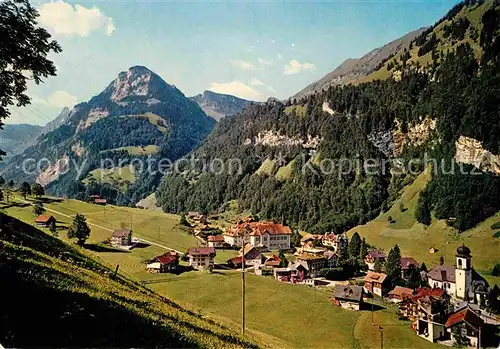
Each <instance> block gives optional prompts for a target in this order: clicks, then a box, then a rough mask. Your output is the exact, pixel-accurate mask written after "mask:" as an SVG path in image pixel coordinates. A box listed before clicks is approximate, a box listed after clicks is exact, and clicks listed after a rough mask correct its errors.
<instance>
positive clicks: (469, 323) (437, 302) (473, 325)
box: [332, 245, 490, 348]
mask: <svg viewBox="0 0 500 349" xmlns="http://www.w3.org/2000/svg"><path fill="white" fill-rule="evenodd" d="M379 252H380V251H377V253H376V254H371V255H370V256H367V259H369V260H370V262H373V258H375V259H377V258H385V256H383V254H381V253H379ZM412 265H416V261H415V260H414V259H412V258H401V267H402V273H405V267H408V268H412ZM422 277H423V278H424V280H426V281H427V287H424V288H419V289H417V290H416V291H415V290H413V289H411V288H406V287H401V286H396V287H395V288H394V289H392V290H391V288H392V287H391V284H390V282H389V280H388V277H387V275H386V274H384V273H377V272H374V271H368V273H367V275H366V276H365V278H364V285H363V286H358V285H336V286H335V288H334V291H333V297H332V300H333V302H334V304H336V305H338V306H341V307H343V308H346V309H353V310H359V309H360V308H362V306H363V297H364V295H368V294H372V295H376V296H379V297H385V298H386V299H388V300H389V301H392V302H395V303H398V304H399V311H400V315H401V317H403V318H406V319H409V320H411V322H412V328H413V329H414V330H415V332H416V334H417V335H419V336H421V337H423V338H425V339H427V340H429V341H431V342H439V343H442V344H448V345H451V344H453V343H457V342H459V343H463V341H464V340H465V342H466V343H467V342H468V345H469V346H472V347H476V348H479V347H480V346H481V338H482V331H483V325H484V321H483V319H482V318H481V316H480V315H481V313H480V312H481V310H480V308H481V307H483V306H484V305H485V304H486V302H487V299H488V294H489V292H490V287H489V285H488V283H487V281H486V280H485V279H484V278H482V277H481V276H480V275H479V274H478V273H477V272H476V271H475V270H474V268H473V267H472V256H471V254H470V249H469V248H468V247H466V246H464V245H462V246H460V247H458V249H457V253H456V265H454V266H452V265H446V264H444V260H443V259H441V262H440V264H439V265H437V266H436V267H434V268H433V269H432V270H430V271H429V272H427V273H422ZM473 308H475V310H474V309H473ZM458 337H461V338H460V339H459V338H458ZM460 340H462V341H460Z"/></svg>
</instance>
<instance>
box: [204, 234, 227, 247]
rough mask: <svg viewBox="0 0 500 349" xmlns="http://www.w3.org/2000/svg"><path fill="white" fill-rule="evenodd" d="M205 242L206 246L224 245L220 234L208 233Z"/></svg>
mask: <svg viewBox="0 0 500 349" xmlns="http://www.w3.org/2000/svg"><path fill="white" fill-rule="evenodd" d="M207 243H208V247H214V248H221V247H223V246H224V237H223V236H222V235H209V236H208V237H207Z"/></svg>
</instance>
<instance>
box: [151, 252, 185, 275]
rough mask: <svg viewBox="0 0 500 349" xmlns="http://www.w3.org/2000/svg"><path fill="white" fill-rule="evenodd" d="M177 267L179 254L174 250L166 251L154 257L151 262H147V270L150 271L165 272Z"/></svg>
mask: <svg viewBox="0 0 500 349" xmlns="http://www.w3.org/2000/svg"><path fill="white" fill-rule="evenodd" d="M178 267H179V254H178V253H177V252H175V251H171V252H167V253H165V254H163V255H161V256H158V257H156V258H155V259H154V260H153V262H152V263H149V264H148V266H147V270H148V271H149V272H150V273H167V272H170V271H175V270H177V269H178Z"/></svg>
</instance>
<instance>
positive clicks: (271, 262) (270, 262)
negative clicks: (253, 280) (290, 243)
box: [264, 254, 281, 268]
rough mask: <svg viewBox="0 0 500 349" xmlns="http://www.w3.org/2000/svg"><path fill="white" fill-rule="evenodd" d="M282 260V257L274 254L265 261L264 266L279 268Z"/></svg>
mask: <svg viewBox="0 0 500 349" xmlns="http://www.w3.org/2000/svg"><path fill="white" fill-rule="evenodd" d="M280 263H281V260H280V257H278V256H276V255H275V254H273V255H272V256H271V257H268V258H267V259H266V260H265V261H264V266H266V267H269V268H278V267H279V266H280Z"/></svg>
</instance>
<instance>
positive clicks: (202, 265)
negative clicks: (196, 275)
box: [187, 247, 216, 269]
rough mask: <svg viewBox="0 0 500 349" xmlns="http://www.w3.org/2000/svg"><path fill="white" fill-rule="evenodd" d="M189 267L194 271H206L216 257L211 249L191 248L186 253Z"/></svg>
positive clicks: (212, 264)
mask: <svg viewBox="0 0 500 349" xmlns="http://www.w3.org/2000/svg"><path fill="white" fill-rule="evenodd" d="M187 255H188V256H189V265H190V266H191V267H193V268H195V269H206V268H212V267H213V266H214V258H215V255H216V252H215V248H213V247H191V248H190V249H188V251H187Z"/></svg>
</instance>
